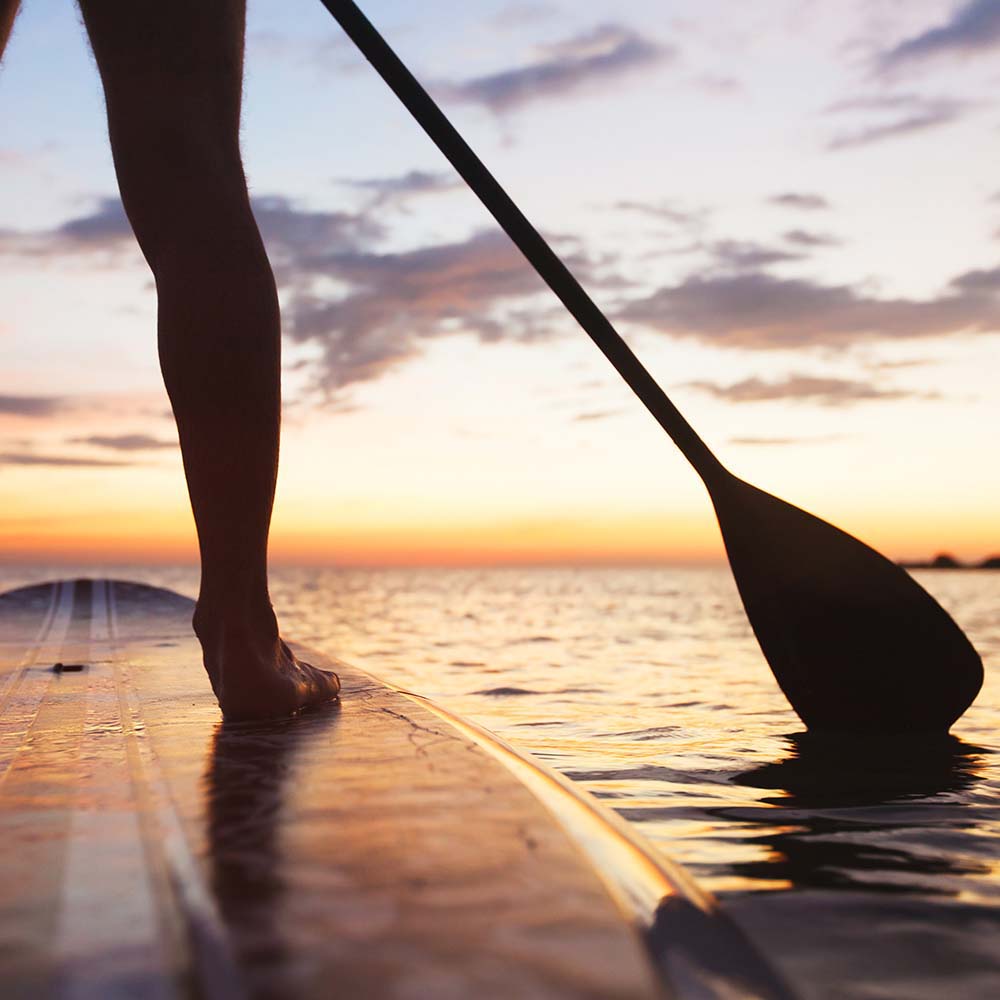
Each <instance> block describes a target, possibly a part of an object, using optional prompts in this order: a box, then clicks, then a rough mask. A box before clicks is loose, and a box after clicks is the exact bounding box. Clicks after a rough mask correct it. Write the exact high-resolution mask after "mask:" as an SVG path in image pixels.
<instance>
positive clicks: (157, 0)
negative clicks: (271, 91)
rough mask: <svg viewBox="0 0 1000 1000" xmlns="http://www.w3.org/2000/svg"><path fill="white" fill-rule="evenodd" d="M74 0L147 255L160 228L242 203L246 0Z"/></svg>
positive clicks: (127, 202) (129, 206)
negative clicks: (240, 147) (102, 90)
mask: <svg viewBox="0 0 1000 1000" xmlns="http://www.w3.org/2000/svg"><path fill="white" fill-rule="evenodd" d="M79 3H80V9H81V11H82V12H83V19H84V23H85V25H86V27H87V33H88V35H89V36H90V43H91V46H92V48H93V50H94V55H95V58H96V59H97V65H98V68H99V70H100V74H101V79H102V81H103V83H104V92H105V99H106V102H107V109H108V126H109V132H110V136H111V146H112V151H113V154H114V159H115V168H116V170H117V173H118V180H119V185H120V187H121V192H122V197H123V200H124V202H125V208H126V210H127V211H128V214H129V217H130V219H131V221H132V224H133V227H134V228H135V230H136V235H137V236H138V237H139V241H140V243H142V244H143V249H144V250H147V251H148V250H150V249H155V243H156V242H157V237H158V236H159V235H163V233H162V230H163V229H164V227H176V226H183V225H185V224H186V223H187V222H192V223H193V222H195V221H196V220H197V218H198V216H199V215H200V214H201V213H202V212H204V211H205V210H206V209H213V210H218V209H220V208H222V207H223V206H224V205H225V204H226V203H228V204H229V205H230V206H231V207H235V206H236V203H238V202H239V201H240V199H241V198H243V197H245V190H244V187H243V175H242V166H241V164H240V156H239V120H240V100H241V95H242V77H243V35H244V21H245V0H79ZM220 202H221V204H220ZM148 255H149V254H148V252H147V256H148Z"/></svg>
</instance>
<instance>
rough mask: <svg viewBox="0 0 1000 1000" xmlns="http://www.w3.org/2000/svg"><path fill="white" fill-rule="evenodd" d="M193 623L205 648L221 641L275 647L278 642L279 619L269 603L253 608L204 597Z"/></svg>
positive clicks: (243, 604)
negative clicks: (207, 644) (206, 645)
mask: <svg viewBox="0 0 1000 1000" xmlns="http://www.w3.org/2000/svg"><path fill="white" fill-rule="evenodd" d="M191 623H192V625H193V627H194V631H195V635H197V636H198V638H199V640H201V643H202V645H205V643H206V642H207V643H212V644H214V643H217V642H219V641H225V642H227V643H250V644H252V645H258V644H263V645H273V644H274V643H275V642H277V640H278V619H277V617H276V616H275V614H274V609H273V608H272V607H271V604H270V601H267V600H265V601H264V602H257V604H256V607H252V606H251V605H250V604H249V603H248V602H245V601H236V602H234V601H226V602H222V601H213V600H211V599H208V598H205V597H201V598H199V600H198V603H197V604H196V605H195V610H194V616H193V618H192V622H191Z"/></svg>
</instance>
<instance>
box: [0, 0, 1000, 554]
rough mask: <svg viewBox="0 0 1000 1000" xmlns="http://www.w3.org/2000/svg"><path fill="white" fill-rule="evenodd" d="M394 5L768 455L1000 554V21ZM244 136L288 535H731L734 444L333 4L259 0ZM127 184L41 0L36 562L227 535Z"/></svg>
mask: <svg viewBox="0 0 1000 1000" xmlns="http://www.w3.org/2000/svg"><path fill="white" fill-rule="evenodd" d="M366 9H367V11H368V13H369V15H370V17H371V18H372V19H373V21H375V23H376V24H378V25H379V26H380V27H381V28H382V30H383V31H384V32H385V34H386V36H387V37H388V38H389V39H390V40H391V41H392V42H393V43H394V44H396V45H397V46H398V48H399V50H400V53H401V55H402V56H403V57H404V58H405V59H406V60H407V61H408V62H410V63H411V64H412V66H413V69H414V70H415V71H416V72H417V73H418V74H419V75H420V76H421V77H422V79H424V80H425V82H426V83H427V84H428V85H429V86H430V88H431V89H432V91H433V92H434V93H435V95H436V96H437V97H438V98H439V100H440V101H441V103H442V105H443V106H444V108H445V109H446V110H447V111H448V113H449V114H452V115H453V116H454V120H455V123H456V125H457V126H458V127H459V128H460V129H461V130H462V131H463V132H464V133H466V134H467V137H468V138H469V140H470V142H471V143H472V145H473V146H474V147H475V148H476V149H477V150H478V151H479V152H480V154H481V155H482V157H483V159H484V160H485V161H486V162H487V163H488V164H489V165H490V166H491V167H492V168H493V170H494V171H495V173H496V174H497V176H498V177H499V179H500V180H501V182H502V183H504V184H505V185H506V186H507V187H508V189H509V190H510V193H511V194H512V196H513V197H514V198H515V200H516V201H518V202H519V203H521V205H522V207H523V208H524V210H525V211H526V213H527V214H528V215H529V217H531V218H532V219H533V220H534V221H535V222H536V224H537V225H538V227H539V228H540V229H541V230H542V231H543V232H544V233H545V234H546V235H548V236H549V237H550V238H551V239H552V240H553V244H554V246H555V248H556V249H557V250H558V251H559V252H560V253H561V254H563V255H564V256H565V258H566V259H567V261H568V263H569V264H570V266H571V267H572V269H573V270H574V272H575V273H576V274H577V275H578V277H579V278H580V280H581V282H582V283H583V284H584V285H585V287H587V288H588V290H589V291H590V292H591V293H592V294H593V296H594V297H595V299H596V301H597V302H598V303H599V304H600V305H601V306H602V308H604V309H605V310H606V311H607V312H608V315H609V316H610V317H611V318H612V320H613V321H614V322H615V323H616V325H617V326H618V328H619V329H620V330H621V332H622V333H623V335H624V336H626V338H627V339H628V340H629V342H630V343H631V344H632V346H633V347H634V349H635V350H636V352H637V353H638V354H639V356H640V357H641V358H642V359H643V361H644V362H645V363H646V364H647V365H648V367H649V369H650V371H651V372H652V373H653V375H654V376H655V377H656V378H657V380H658V381H659V382H660V383H661V385H663V387H664V388H665V389H666V390H667V391H668V392H669V393H670V395H671V397H672V398H673V399H674V400H675V401H676V403H677V404H678V406H679V407H680V408H681V410H682V411H683V412H684V413H685V415H686V416H687V417H688V418H689V419H690V420H691V422H692V423H693V424H694V426H695V427H696V428H697V429H698V431H699V433H701V434H702V436H703V437H704V438H705V440H706V442H707V443H708V444H709V445H710V446H711V447H712V448H713V449H714V450H716V451H717V453H718V454H719V456H720V458H721V459H722V460H723V461H724V462H725V463H726V464H727V465H729V466H730V468H731V469H732V470H733V471H734V472H735V473H736V474H737V475H740V476H742V477H745V478H746V479H748V480H750V481H751V482H753V483H755V484H757V485H759V486H760V487H761V488H763V489H766V490H768V491H769V492H773V493H775V494H777V495H779V496H781V497H783V498H785V499H787V500H789V501H790V502H792V503H795V504H797V505H799V506H802V507H805V508H806V509H808V510H812V511H814V512H815V513H817V514H819V515H820V516H822V517H824V518H826V519H828V520H830V521H832V522H833V523H835V524H838V525H839V526H841V527H843V528H844V529H846V530H848V531H851V532H852V533H854V534H857V535H858V536H859V537H861V538H863V539H864V540H865V541H867V542H869V543H872V544H874V545H875V546H876V547H877V548H879V549H880V550H881V551H884V552H885V553H886V554H887V555H889V556H891V557H894V558H926V557H928V556H931V555H933V554H934V553H935V552H937V551H940V550H946V551H949V552H952V553H954V554H955V555H956V556H958V557H960V558H965V559H970V560H973V559H980V558H982V557H984V556H986V555H989V554H991V553H993V552H996V551H998V550H1000V531H998V522H997V517H996V510H997V505H998V501H1000V472H998V463H997V462H996V460H995V457H994V456H995V453H996V449H997V445H996V427H997V426H998V425H1000V404H998V401H997V393H996V358H997V356H998V355H997V347H998V340H1000V338H998V333H1000V261H998V248H1000V182H998V181H997V179H996V178H997V174H996V162H997V152H998V150H997V146H998V144H1000V131H998V129H997V120H996V119H997V115H996V109H995V106H994V104H993V103H992V97H991V95H992V93H993V92H994V91H995V86H996V61H995V55H996V53H995V48H994V51H993V58H992V59H991V58H989V57H988V56H986V55H985V54H984V53H985V50H982V49H981V47H979V46H977V45H972V44H966V43H964V42H963V39H962V36H961V33H960V32H957V30H956V31H954V32H952V34H950V35H947V34H945V35H933V34H931V33H930V32H931V29H933V28H935V27H936V26H940V25H942V24H948V23H950V21H949V18H954V16H955V11H956V10H957V9H958V8H957V7H956V5H955V4H954V3H951V2H942V0H919V2H915V3H910V4H905V5H903V4H898V3H892V2H889V0H878V2H875V3H872V2H870V0H868V2H865V3H862V2H860V0H858V2H854V0H851V2H849V3H842V4H836V5H825V6H824V5H819V6H818V7H817V6H816V5H802V4H799V3H792V2H782V0H769V2H767V3H765V4H757V5H746V4H741V3H736V2H731V0H713V2H712V3H709V4H707V5H706V4H689V3H679V2H678V3H670V4H666V5H665V4H663V3H659V2H658V3H654V2H652V0H627V2H625V3H615V4H611V3H610V2H604V0H600V2H598V0H594V2H588V3H586V4H561V3H557V4H549V3H546V4H534V3H532V4H510V3H499V2H496V3H494V2H490V3H483V4H476V5H471V6H470V5H463V4H459V3H457V2H451V0H448V2H443V0H441V2H434V3H431V4H428V5H424V6H422V7H421V8H420V10H419V12H415V9H414V8H412V6H410V5H407V4H402V3H399V2H396V0H378V2H372V3H369V4H367V5H366ZM940 38H944V39H945V41H944V42H941V41H940V40H938V41H935V39H940ZM948 39H951V41H948ZM243 142H244V151H245V157H246V161H247V170H248V174H249V176H250V180H251V186H252V193H253V197H254V199H255V206H256V210H257V216H258V220H259V222H260V225H261V228H262V231H263V233H264V236H265V240H266V242H267V244H268V249H269V253H270V255H271V258H272V262H273V264H274V267H275V270H276V274H277V277H278V282H279V289H280V293H281V297H282V304H283V310H284V325H285V332H286V347H285V383H284V384H285V417H284V438H283V445H282V466H281V476H280V481H279V495H278V501H277V506H276V511H275V520H274V525H273V531H272V558H273V559H274V560H275V561H276V562H283V563H308V564H315V565H329V564H344V565H415V564H445V565H458V564H494V563H500V564H506V563H511V564H520V563H528V564H534V563H650V562H705V561H718V560H720V559H722V558H723V552H722V545H721V540H720V537H719V534H718V529H717V527H716V525H715V520H714V516H713V513H712V509H711V505H710V503H709V501H708V498H707V495H706V493H705V491H704V488H703V487H702V486H701V484H700V483H699V481H698V479H697V477H696V476H695V474H694V473H693V472H692V471H691V470H690V468H689V467H688V466H687V465H686V463H685V462H684V460H683V458H682V457H681V456H680V455H679V453H678V452H677V451H676V449H674V448H673V446H672V445H671V443H670V441H669V440H668V439H667V438H666V437H665V435H664V434H663V432H662V431H661V430H660V429H659V428H658V427H657V426H656V424H655V423H654V422H653V421H652V420H651V419H650V417H649V416H648V415H647V414H646V413H645V412H644V411H643V409H642V407H641V405H640V404H639V403H638V402H637V401H636V400H635V399H634V398H632V397H631V394H630V393H629V391H628V390H627V389H626V388H625V387H624V386H623V385H622V384H621V383H620V382H619V380H618V379H617V376H616V375H615V373H614V372H613V371H612V370H611V369H610V368H609V366H608V365H607V362H606V361H605V360H604V359H603V358H602V357H601V356H600V355H599V353H598V352H597V351H596V350H595V349H594V347H593V346H592V345H591V344H590V343H589V341H588V340H587V338H586V336H585V335H584V334H583V333H582V332H581V331H579V330H578V329H577V328H576V327H575V325H574V324H573V322H572V321H571V320H570V319H569V318H568V317H566V316H565V315H564V314H563V312H562V311H561V309H560V308H559V306H558V303H557V302H556V301H555V299H554V298H552V297H550V296H549V295H548V294H547V293H546V292H545V290H544V289H543V288H542V287H541V285H540V283H539V281H538V279H537V278H536V277H535V276H534V275H533V273H531V272H530V270H529V269H528V268H527V266H526V265H525V264H523V262H521V261H520V259H519V257H518V255H517V253H516V251H514V250H513V249H512V247H511V246H510V245H509V244H508V243H507V241H506V239H505V238H504V237H503V236H502V235H500V234H498V233H497V231H496V229H495V227H494V226H493V224H492V222H491V221H490V220H489V219H488V218H487V217H486V216H485V213H484V212H483V211H482V210H481V209H480V207H479V206H478V204H477V203H476V202H475V201H474V199H473V198H472V196H471V195H469V194H468V192H466V191H465V190H464V189H463V188H462V187H461V186H460V185H459V184H458V183H457V182H456V180H455V178H454V177H453V175H452V174H451V172H450V170H449V168H448V166H447V164H446V163H444V162H443V160H442V159H441V157H440V156H439V155H438V154H437V152H436V151H435V150H434V148H433V147H432V146H431V145H430V143H429V141H427V140H426V139H425V138H424V137H423V135H422V133H421V132H420V131H419V129H418V128H417V126H415V125H414V124H413V123H412V122H410V121H409V119H408V118H407V116H406V114H405V112H403V111H402V110H401V109H400V108H399V107H398V106H397V105H396V104H395V102H394V100H393V99H392V97H391V95H389V94H388V93H387V92H386V91H385V90H384V88H383V86H382V85H381V83H380V82H379V81H378V79H377V78H376V77H375V76H374V74H373V73H372V72H371V71H370V70H369V69H368V68H367V67H366V66H365V65H364V64H363V63H362V62H361V61H360V59H359V57H357V56H356V55H355V53H354V52H353V51H352V50H351V49H350V47H349V45H348V44H347V42H346V41H345V40H344V39H343V37H342V36H341V35H340V33H339V29H337V27H336V25H335V24H334V23H333V22H332V21H331V20H330V18H329V17H328V16H327V15H326V13H325V12H324V11H323V10H322V8H321V7H320V5H319V4H316V3H304V2H303V3H296V4H293V5H286V4H274V3H258V4H251V5H250V24H249V31H248V48H247V86H246V107H245V125H244V139H243ZM116 192H117V189H116V184H115V179H114V174H113V171H112V168H111V162H110V154H109V152H108V149H107V140H106V134H105V125H104V121H103V108H102V98H101V94H100V86H99V82H98V79H97V75H96V71H95V69H94V67H93V65H92V60H91V58H90V56H89V53H88V51H87V47H86V42H85V38H84V35H83V31H82V28H81V27H80V26H79V24H78V23H77V15H76V13H75V12H74V11H73V9H72V8H71V7H70V6H68V5H55V4H47V3H44V2H42V3H34V4H31V3H29V4H27V5H26V9H25V10H24V11H23V13H22V16H21V19H20V21H19V23H18V25H17V27H16V29H15V34H14V37H13V38H12V41H11V44H10V47H9V50H8V53H7V55H6V57H5V60H4V63H3V66H2V67H0V350H2V352H3V367H2V369H0V552H2V554H3V556H4V557H5V558H7V559H8V560H11V561H17V562H35V561H37V562H58V561H62V560H66V561H95V562H107V563H112V562H124V561H143V562H189V561H192V560H193V559H194V558H195V557H196V554H197V549H196V545H195V540H194V529H193V523H192V520H191V516H190V513H189V510H188V506H187V495H186V490H185V486H184V481H183V475H182V470H181V465H180V457H179V453H178V450H177V447H176V432H175V430H174V427H173V423H172V420H171V419H170V416H169V407H168V404H167V400H166V396H165V394H164V392H163V390H162V388H161V385H160V381H159V374H158V370H157V364H156V350H155V309H156V304H155V296H154V293H153V290H152V287H151V283H150V278H149V275H148V271H147V270H146V268H145V264H144V262H143V261H142V259H141V257H140V256H139V254H138V250H137V249H136V247H135V243H134V240H133V238H132V236H131V234H130V232H129V230H128V227H127V224H126V222H125V220H124V216H123V214H122V211H121V208H120V204H119V202H118V199H117V193H116Z"/></svg>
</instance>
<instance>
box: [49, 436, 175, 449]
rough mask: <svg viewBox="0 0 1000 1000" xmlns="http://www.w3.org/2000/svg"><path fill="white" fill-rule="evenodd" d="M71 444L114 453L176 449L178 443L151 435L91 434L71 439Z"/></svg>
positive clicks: (69, 441)
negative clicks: (109, 450) (91, 446)
mask: <svg viewBox="0 0 1000 1000" xmlns="http://www.w3.org/2000/svg"><path fill="white" fill-rule="evenodd" d="M68 443H69V444H89V445H93V446H94V447H97V448H110V449H112V450H114V451H151V450H154V449H160V448H176V447H177V442H176V441H163V440H161V439H160V438H155V437H152V436H151V435H149V434H116V435H105V434H91V435H90V436H89V437H78V438H69V440H68Z"/></svg>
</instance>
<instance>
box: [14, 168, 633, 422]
mask: <svg viewBox="0 0 1000 1000" xmlns="http://www.w3.org/2000/svg"><path fill="white" fill-rule="evenodd" d="M390 181H391V182H392V183H390V184H389V187H392V188H394V189H397V190H401V189H403V188H406V189H408V190H412V189H413V188H415V187H420V186H421V185H424V184H425V182H424V181H423V180H421V179H419V177H416V178H415V175H414V174H410V175H404V178H403V179H395V180H394V179H390ZM428 183H430V184H432V185H433V184H434V183H435V182H433V181H432V182H428ZM372 186H373V188H375V189H379V188H385V186H386V183H385V179H380V178H376V179H375V180H374V182H373V185H372ZM253 205H254V211H255V213H256V216H257V219H258V222H259V224H260V228H261V231H262V233H263V234H264V238H265V242H266V243H267V247H268V252H269V255H270V257H271V261H272V264H273V266H274V270H275V276H276V278H277V280H278V284H279V288H280V291H281V294H282V299H283V302H282V314H283V319H284V327H285V331H286V333H287V335H288V336H289V337H290V338H291V339H293V340H295V341H298V342H300V343H308V344H310V345H313V346H316V347H318V351H316V352H315V355H316V356H315V359H314V360H310V362H309V364H311V365H312V366H313V369H314V370H313V376H314V384H315V386H316V388H318V389H321V390H322V391H323V392H325V393H326V394H331V393H334V392H336V390H338V389H341V388H343V387H345V386H347V385H350V384H352V383H357V382H363V381H366V380H370V379H373V378H377V377H379V376H380V375H381V374H383V373H384V372H386V371H388V370H389V369H391V368H393V367H394V366H396V365H398V364H400V363H402V362H404V361H406V360H408V359H409V358H412V357H414V356H416V355H417V354H419V353H420V350H421V349H422V342H423V341H425V340H428V339H432V338H436V337H442V336H446V335H449V334H454V333H467V334H471V335H474V336H477V337H479V338H480V340H482V341H496V340H500V339H514V340H521V341H525V340H532V339H537V338H540V337H546V336H550V335H553V333H554V332H555V331H556V330H557V329H558V328H559V327H558V325H556V326H554V325H553V324H552V322H551V321H550V317H551V316H552V315H553V314H556V313H558V316H559V323H560V324H562V328H565V322H564V321H563V320H562V313H561V312H559V310H558V309H556V307H555V306H554V305H553V304H550V303H548V302H546V303H545V305H544V306H540V305H539V304H538V303H537V302H535V301H533V299H534V298H535V297H536V296H537V295H538V293H539V292H540V291H541V290H542V289H543V287H544V286H543V285H542V282H541V280H540V279H539V278H538V277H537V276H536V275H535V274H534V272H533V271H532V270H531V268H530V267H529V266H528V265H527V263H526V262H525V261H524V259H523V258H522V256H521V254H520V253H519V251H517V249H516V248H515V247H514V245H513V244H512V243H511V242H510V241H509V240H508V239H507V237H506V236H504V235H503V234H502V233H500V232H498V231H490V232H486V233H475V234H473V235H472V236H470V237H468V238H467V239H464V240H458V241H455V242H452V243H445V244H437V245H430V246H423V247H418V248H416V249H413V250H408V251H404V252H399V253H380V252H378V251H377V250H375V249H373V247H374V246H376V245H377V243H378V241H379V240H380V239H381V237H382V236H383V235H384V234H385V229H384V227H383V225H382V223H381V222H380V221H379V219H378V216H377V214H375V213H373V212H371V211H367V210H363V211H361V212H340V211H338V212H323V211H310V210H306V209H303V208H300V207H299V206H297V205H296V204H295V203H293V202H291V201H289V200H288V199H286V198H280V197H258V198H255V199H254V200H253ZM126 239H127V240H128V241H129V242H130V243H131V242H132V236H131V233H130V232H129V230H128V228H127V224H126V223H125V222H124V215H123V213H122V212H121V207H120V204H119V203H118V202H117V200H116V199H110V198H109V199H102V200H100V201H99V202H98V203H97V205H96V207H95V209H94V210H93V211H92V212H91V213H89V214H86V215H81V216H79V217H76V218H73V219H71V220H69V221H68V222H66V223H64V224H62V225H61V226H58V227H56V228H55V229H51V230H45V231H40V232H34V233H23V234H18V237H17V251H18V252H27V253H29V254H38V253H44V254H50V255H53V256H57V255H79V254H86V253H89V252H90V251H91V250H92V249H94V248H97V247H100V248H104V249H108V248H114V247H116V246H118V245H123V242H124V241H125V240H126ZM27 244H30V249H27V250H26V249H25V248H26V245H27ZM5 246H6V247H7V248H8V249H9V248H10V244H9V243H8V244H5ZM565 259H566V261H567V263H568V264H570V266H572V267H573V268H574V270H575V271H576V272H577V273H578V274H579V275H580V277H581V278H584V279H586V280H588V281H589V282H590V283H591V284H592V285H595V286H602V287H603V286H607V287H620V286H621V285H622V281H621V279H616V278H615V277H614V276H611V275H608V274H607V273H606V271H607V267H608V261H607V260H604V261H599V262H596V263H591V262H590V261H589V259H588V258H587V257H586V255H585V254H583V253H582V252H581V251H579V250H574V251H573V252H572V253H569V254H567V255H566V258H565ZM56 405H57V401H54V400H49V399H48V398H41V397H39V398H37V399H35V398H34V397H32V398H30V399H29V398H22V397H13V396H11V397H4V406H5V408H6V409H7V410H9V411H11V412H16V413H21V414H24V413H27V414H36V415H41V414H43V413H48V412H51V410H52V409H53V408H54V407H55V406H56Z"/></svg>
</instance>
